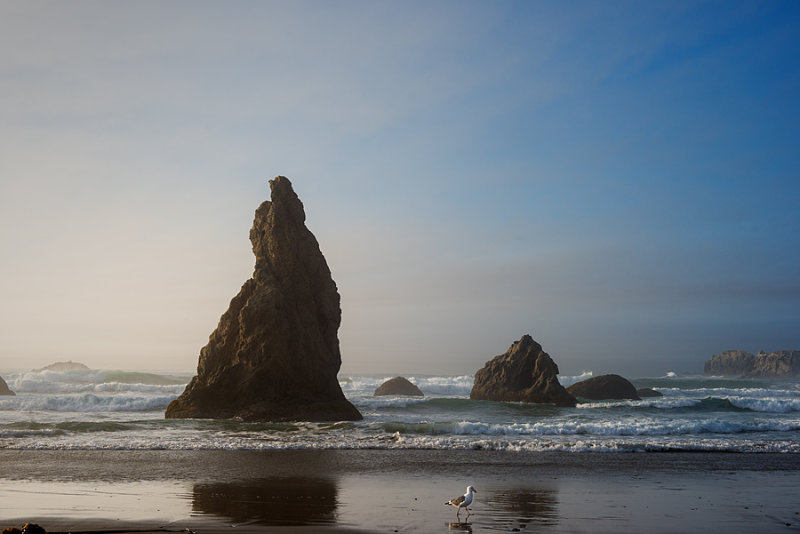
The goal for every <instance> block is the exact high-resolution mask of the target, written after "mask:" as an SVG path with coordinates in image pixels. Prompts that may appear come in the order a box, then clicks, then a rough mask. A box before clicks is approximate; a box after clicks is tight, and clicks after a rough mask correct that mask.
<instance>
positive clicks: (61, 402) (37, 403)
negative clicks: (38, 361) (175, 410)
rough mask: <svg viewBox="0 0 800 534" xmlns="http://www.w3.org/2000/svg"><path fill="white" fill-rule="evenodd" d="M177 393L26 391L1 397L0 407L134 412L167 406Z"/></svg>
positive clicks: (3, 408) (21, 409)
mask: <svg viewBox="0 0 800 534" xmlns="http://www.w3.org/2000/svg"><path fill="white" fill-rule="evenodd" d="M176 397H177V395H159V396H130V395H95V394H93V393H83V394H67V395H24V394H20V395H17V396H15V397H3V398H0V410H16V411H25V412H31V411H56V412H131V411H137V412H138V411H151V410H164V409H166V407H167V405H168V404H169V403H170V402H171V401H172V400H174V399H175V398H176Z"/></svg>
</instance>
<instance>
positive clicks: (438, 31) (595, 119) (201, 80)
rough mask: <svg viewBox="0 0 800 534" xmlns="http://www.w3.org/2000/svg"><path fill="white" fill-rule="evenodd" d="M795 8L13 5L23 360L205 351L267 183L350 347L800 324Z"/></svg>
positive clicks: (612, 348) (604, 356)
mask: <svg viewBox="0 0 800 534" xmlns="http://www.w3.org/2000/svg"><path fill="white" fill-rule="evenodd" d="M798 23H800V6H798V4H797V3H796V2H789V1H777V2H769V3H752V2H738V1H734V2H724V3H694V2H692V3H677V4H676V3H669V4H666V3H664V4H653V3H641V4H631V3H626V2H606V3H603V4H596V3H593V2H572V3H569V5H561V4H559V3H538V2H537V3H529V2H501V3H495V2H493V3H486V2H472V1H466V2H464V1H443V2H435V3H430V2H415V1H412V2H404V3H375V2H360V1H356V2H347V3H328V2H291V3H288V2H287V3H278V2H267V3H243V4H236V5H233V6H231V5H228V4H223V3H214V2H203V3H197V2H186V1H175V2H170V3H168V4H164V3H161V2H151V1H147V0H146V1H141V2H131V3H121V2H114V3H96V2H83V1H78V2H70V3H69V4H60V3H56V4H53V3H47V2H38V1H29V2H4V3H2V5H0V35H1V36H2V38H0V39H2V43H3V46H0V80H2V82H1V83H0V113H1V114H2V120H1V121H0V242H1V243H2V252H1V253H0V254H1V255H2V258H1V260H0V339H2V346H1V347H0V369H3V370H6V369H11V370H13V369H16V370H29V369H33V368H38V367H42V366H44V365H47V364H49V363H51V362H53V361H63V360H68V359H71V360H75V361H81V362H83V363H86V364H87V365H88V366H89V367H91V368H93V369H126V370H134V369H135V370H156V371H174V372H184V371H191V370H192V369H194V368H195V366H196V364H197V357H198V354H199V351H200V348H201V347H202V346H203V345H204V344H205V343H206V340H207V339H208V335H209V334H210V333H211V332H212V331H213V329H214V328H215V326H216V325H217V322H218V320H219V317H220V315H221V314H222V313H223V312H224V311H225V310H226V309H227V306H228V303H229V301H230V299H231V298H232V297H233V296H234V295H235V294H236V293H237V292H238V290H239V288H240V287H241V285H242V283H244V282H245V280H247V279H248V278H249V277H250V275H251V274H252V270H253V261H254V258H253V255H252V252H251V249H250V243H249V241H248V231H249V228H250V226H251V224H252V218H253V213H254V211H255V209H256V207H257V206H258V205H259V204H260V203H261V202H262V201H263V200H265V199H267V198H268V196H269V190H268V186H267V180H268V179H270V178H272V177H274V176H276V175H285V176H287V177H289V178H290V179H291V180H292V183H293V185H294V188H295V190H296V191H297V193H298V195H299V196H300V198H301V200H302V201H303V203H304V205H305V209H306V213H307V224H308V226H309V228H310V230H311V231H312V232H313V233H314V234H315V236H316V237H317V239H318V241H319V243H320V245H321V249H322V252H323V254H324V255H325V257H326V259H327V261H328V264H329V265H330V268H331V271H332V273H333V278H334V280H335V281H336V283H337V286H338V288H339V292H340V294H341V306H342V312H343V315H342V325H341V328H340V330H339V337H340V340H341V349H342V356H343V365H342V372H343V373H350V374H359V373H392V374H400V373H404V374H410V373H427V374H432V375H440V376H445V375H447V376H465V375H472V374H473V373H474V372H475V371H476V370H477V369H479V368H480V367H481V366H482V365H483V364H484V362H486V361H487V360H489V359H490V358H491V357H493V356H495V355H497V354H501V353H503V352H504V351H505V350H506V349H507V348H508V346H509V345H511V343H512V342H514V341H516V340H517V339H519V338H520V337H521V336H522V335H524V334H531V335H532V336H533V338H534V339H535V340H536V341H538V342H539V343H541V344H542V346H543V348H544V350H545V351H547V352H548V353H549V354H550V355H551V356H552V357H553V358H554V360H555V361H556V362H557V363H558V365H559V367H560V368H561V371H562V375H566V376H574V375H578V374H580V373H582V372H584V371H593V372H594V373H595V374H602V373H607V372H615V373H620V374H623V375H626V376H630V377H648V376H649V377H653V376H664V375H665V374H666V373H667V372H670V371H672V372H676V373H682V372H684V371H689V372H693V373H698V372H700V371H702V365H703V362H704V361H705V360H706V359H708V358H709V357H711V356H712V355H713V354H715V353H719V352H721V351H723V350H727V349H742V350H747V351H749V352H754V353H755V352H757V351H758V350H762V349H763V350H766V351H773V350H781V349H800V329H798V328H797V325H798V324H800V231H799V230H800V206H799V205H798V198H800V182H798V180H797V176H799V175H800V160H799V159H798V157H797V146H796V145H797V142H796V140H797V139H798V138H800V131H799V129H800V120H798V118H800V104H799V103H798V102H799V101H798V99H797V97H796V95H797V94H798V93H799V92H800V69H799V68H798V58H800V41H798V39H797V37H796V34H797V27H798Z"/></svg>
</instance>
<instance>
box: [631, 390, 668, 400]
mask: <svg viewBox="0 0 800 534" xmlns="http://www.w3.org/2000/svg"><path fill="white" fill-rule="evenodd" d="M636 394H637V395H639V397H641V398H643V399H644V398H647V397H663V396H664V394H663V393H661V392H660V391H656V390H654V389H652V388H639V389H637V390H636Z"/></svg>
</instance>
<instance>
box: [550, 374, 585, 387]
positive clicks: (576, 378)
mask: <svg viewBox="0 0 800 534" xmlns="http://www.w3.org/2000/svg"><path fill="white" fill-rule="evenodd" d="M592 376H594V373H592V371H583V372H582V373H581V374H579V375H567V376H559V377H558V382H559V383H560V384H561V385H562V386H564V387H569V386H571V385H572V384H576V383H578V382H581V381H583V380H588V379H590V378H592Z"/></svg>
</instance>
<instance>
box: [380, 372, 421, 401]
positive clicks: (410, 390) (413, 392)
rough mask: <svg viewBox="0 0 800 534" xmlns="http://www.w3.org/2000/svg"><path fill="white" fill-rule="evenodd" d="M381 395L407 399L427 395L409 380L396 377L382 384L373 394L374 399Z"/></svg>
mask: <svg viewBox="0 0 800 534" xmlns="http://www.w3.org/2000/svg"><path fill="white" fill-rule="evenodd" d="M381 395H405V396H406V397H424V396H425V394H424V393H422V391H421V390H420V389H419V388H418V387H417V386H416V385H415V384H412V383H411V382H410V381H409V380H408V379H407V378H404V377H402V376H396V377H394V378H391V379H389V380H387V381H386V382H384V383H383V384H381V385H380V386H379V387H378V389H376V390H375V393H373V395H372V396H373V397H380V396H381Z"/></svg>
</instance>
